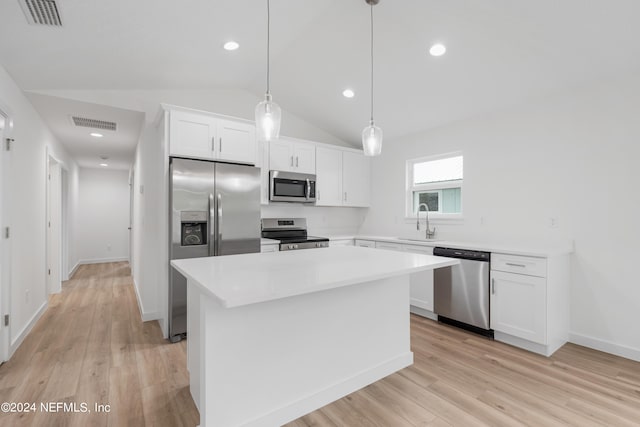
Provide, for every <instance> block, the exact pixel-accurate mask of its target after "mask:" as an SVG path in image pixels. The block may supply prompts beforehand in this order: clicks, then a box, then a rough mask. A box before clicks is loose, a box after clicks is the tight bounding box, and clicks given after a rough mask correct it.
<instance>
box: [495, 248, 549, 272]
mask: <svg viewBox="0 0 640 427" xmlns="http://www.w3.org/2000/svg"><path fill="white" fill-rule="evenodd" d="M491 269H492V270H498V271H506V272H508V273H518V274H527V275H529V276H538V277H547V260H546V259H545V258H534V257H528V256H521V255H508V254H496V253H492V254H491Z"/></svg>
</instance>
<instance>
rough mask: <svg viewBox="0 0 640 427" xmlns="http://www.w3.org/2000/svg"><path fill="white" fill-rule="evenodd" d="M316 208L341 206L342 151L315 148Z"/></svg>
mask: <svg viewBox="0 0 640 427" xmlns="http://www.w3.org/2000/svg"><path fill="white" fill-rule="evenodd" d="M316 176H317V181H316V206H342V150H334V149H333V148H325V147H317V148H316Z"/></svg>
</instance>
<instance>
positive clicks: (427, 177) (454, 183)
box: [407, 153, 463, 217]
mask: <svg viewBox="0 0 640 427" xmlns="http://www.w3.org/2000/svg"><path fill="white" fill-rule="evenodd" d="M462 166H463V161H462V154H461V153H450V154H446V155H442V156H434V157H425V158H421V159H412V160H409V161H407V217H415V216H416V214H417V212H418V206H420V205H421V204H423V203H424V204H426V205H427V207H428V208H429V212H431V213H433V214H436V215H437V214H440V216H441V217H445V216H448V215H455V216H460V214H461V213H462V178H463V167H462ZM421 210H423V211H424V207H422V209H421Z"/></svg>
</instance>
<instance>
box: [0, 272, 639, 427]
mask: <svg viewBox="0 0 640 427" xmlns="http://www.w3.org/2000/svg"><path fill="white" fill-rule="evenodd" d="M411 337H412V349H413V351H414V356H415V363H414V365H413V366H411V367H409V368H407V369H404V370H402V371H400V372H398V373H396V374H394V375H391V376H389V377H387V378H385V379H384V380H382V381H379V382H377V383H375V384H372V385H370V386H369V387H366V388H364V389H363V390H360V391H358V392H356V393H353V394H351V395H349V396H347V397H345V398H343V399H341V400H338V401H336V402H334V403H332V404H330V405H327V406H326V407H324V408H322V409H320V410H318V411H315V412H313V413H311V414H309V415H307V416H304V417H302V418H300V419H298V420H296V421H294V422H292V423H290V424H288V427H304V426H346V427H357V426H380V427H396V426H398V427H401V426H465V427H466V426H479V425H483V426H503V425H504V426H512V425H531V426H556V425H574V426H581V427H582V426H640V363H637V362H633V361H629V360H626V359H622V358H618V357H615V356H611V355H608V354H605V353H600V352H597V351H593V350H589V349H586V348H583V347H579V346H576V345H571V344H569V345H566V346H565V347H563V348H562V349H561V350H560V351H558V352H557V353H556V354H555V355H554V356H553V357H551V358H545V357H542V356H537V355H534V354H531V353H528V352H525V351H521V350H518V349H515V348H513V347H509V346H507V345H503V344H500V343H497V342H493V341H489V340H486V339H484V338H481V337H477V336H474V335H470V334H468V333H466V332H463V331H460V330H457V329H454V328H451V327H448V326H444V325H439V324H437V323H435V322H432V321H429V320H426V319H422V318H420V317H417V316H413V317H412V319H411ZM185 364H186V362H185V346H184V342H183V343H180V344H169V343H167V342H166V341H165V340H163V339H162V337H161V332H160V329H159V327H158V325H157V323H156V322H148V323H142V322H141V321H140V316H139V312H138V307H137V303H136V299H135V293H134V290H133V286H132V281H131V278H130V276H129V269H128V266H127V264H126V263H112V264H97V265H91V266H83V267H81V268H80V270H79V271H78V272H77V273H76V275H75V276H74V277H73V280H70V281H68V282H66V283H65V284H64V286H63V292H62V293H61V294H60V295H56V296H53V297H52V298H51V300H50V306H49V309H48V310H47V312H46V313H45V315H44V316H43V317H42V319H41V320H40V321H39V322H38V324H37V325H36V327H35V328H34V330H33V332H32V333H31V334H30V335H29V336H28V337H27V339H26V340H25V341H24V343H23V345H22V346H21V347H20V348H19V349H18V351H17V352H16V354H15V355H14V356H13V358H12V359H11V360H10V361H9V362H7V363H5V364H4V365H2V366H1V367H0V402H7V401H9V402H11V401H13V402H18V401H20V402H57V401H65V402H87V403H89V405H90V406H92V405H93V404H94V403H96V402H97V403H106V404H110V405H111V412H110V413H109V414H98V413H91V414H68V413H67V414H43V413H34V414H33V413H32V414H0V426H13V425H16V426H41V425H42V426H45V425H46V426H66V425H70V426H71V425H74V426H75V425H78V426H94V425H95V426H104V425H113V426H145V425H146V426H195V425H196V424H197V423H198V418H199V417H198V412H197V410H196V408H195V406H194V404H193V401H192V400H191V397H190V395H189V389H188V376H187V373H186V368H185Z"/></svg>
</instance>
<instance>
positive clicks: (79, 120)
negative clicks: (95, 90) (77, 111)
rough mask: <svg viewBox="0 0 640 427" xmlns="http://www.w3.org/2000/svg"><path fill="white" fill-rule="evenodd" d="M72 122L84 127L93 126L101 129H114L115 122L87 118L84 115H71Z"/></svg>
mask: <svg viewBox="0 0 640 427" xmlns="http://www.w3.org/2000/svg"><path fill="white" fill-rule="evenodd" d="M71 119H72V120H73V124H74V125H76V126H82V127H85V128H94V129H102V130H116V126H117V125H116V123H115V122H107V121H105V120H97V119H87V118H86V117H76V116H72V117H71Z"/></svg>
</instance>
